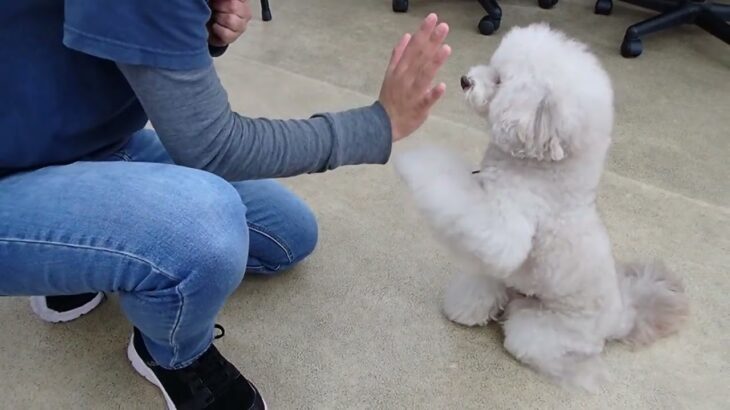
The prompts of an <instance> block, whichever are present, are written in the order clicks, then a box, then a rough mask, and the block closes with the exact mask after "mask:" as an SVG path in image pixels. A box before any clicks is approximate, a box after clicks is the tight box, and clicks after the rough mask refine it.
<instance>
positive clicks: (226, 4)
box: [210, 0, 251, 17]
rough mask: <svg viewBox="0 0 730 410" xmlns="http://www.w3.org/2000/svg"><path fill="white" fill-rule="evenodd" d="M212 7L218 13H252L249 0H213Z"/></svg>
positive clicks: (244, 14)
mask: <svg viewBox="0 0 730 410" xmlns="http://www.w3.org/2000/svg"><path fill="white" fill-rule="evenodd" d="M210 9H211V10H213V11H215V12H218V13H230V14H235V15H237V16H239V17H246V16H247V15H250V14H251V11H250V7H249V5H248V0H211V2H210Z"/></svg>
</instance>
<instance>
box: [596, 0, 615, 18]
mask: <svg viewBox="0 0 730 410" xmlns="http://www.w3.org/2000/svg"><path fill="white" fill-rule="evenodd" d="M611 10H613V1H612V0H597V1H596V6H595V7H594V8H593V12H594V13H596V14H602V15H604V16H608V15H609V14H611Z"/></svg>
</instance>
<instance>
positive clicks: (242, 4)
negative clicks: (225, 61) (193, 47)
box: [208, 0, 251, 47]
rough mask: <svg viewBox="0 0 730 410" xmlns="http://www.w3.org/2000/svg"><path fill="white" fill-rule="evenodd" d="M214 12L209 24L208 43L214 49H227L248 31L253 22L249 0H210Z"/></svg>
mask: <svg viewBox="0 0 730 410" xmlns="http://www.w3.org/2000/svg"><path fill="white" fill-rule="evenodd" d="M209 6H210V10H211V12H212V15H211V18H210V22H209V23H208V34H209V37H208V43H209V44H210V45H212V46H214V47H225V46H227V45H229V44H231V43H233V42H234V41H236V39H238V37H240V36H241V34H243V32H244V31H246V27H247V26H248V22H249V20H251V7H250V6H249V4H248V0H210V3H209Z"/></svg>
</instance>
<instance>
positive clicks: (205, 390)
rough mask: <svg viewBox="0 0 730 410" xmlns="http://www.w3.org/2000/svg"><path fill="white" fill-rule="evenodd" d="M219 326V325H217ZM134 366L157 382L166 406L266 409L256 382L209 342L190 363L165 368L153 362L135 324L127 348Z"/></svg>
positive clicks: (182, 409)
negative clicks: (245, 376) (183, 365)
mask: <svg viewBox="0 0 730 410" xmlns="http://www.w3.org/2000/svg"><path fill="white" fill-rule="evenodd" d="M221 330H222V328H221ZM127 357H128V358H129V360H130V361H131V362H132V366H133V367H134V370H136V371H137V373H139V374H140V375H142V377H144V378H145V379H147V380H148V381H149V382H151V383H152V384H154V385H155V386H157V387H158V388H159V389H160V390H161V391H162V395H163V396H164V397H165V402H167V408H168V410H203V409H205V410H234V409H235V410H266V408H267V407H266V403H265V402H264V399H263V397H261V395H260V394H259V391H258V389H256V386H254V385H253V383H251V382H250V381H248V380H246V378H244V377H243V376H242V375H241V373H239V372H238V369H236V368H235V367H234V366H233V365H232V364H231V363H230V362H229V361H228V360H226V359H225V358H224V357H223V356H222V355H221V354H220V353H219V352H218V349H216V348H215V346H213V345H211V346H210V347H209V348H208V350H207V351H206V352H205V353H203V355H202V356H200V358H198V359H197V360H196V361H195V362H193V363H192V364H191V365H190V366H188V367H185V368H183V369H178V370H167V369H164V368H162V367H160V365H158V364H157V363H155V361H154V359H152V356H150V354H149V352H148V351H147V348H146V347H145V345H144V341H143V340H142V335H141V334H140V332H139V330H137V329H136V328H135V329H134V332H133V333H132V340H130V342H129V347H128V348H127Z"/></svg>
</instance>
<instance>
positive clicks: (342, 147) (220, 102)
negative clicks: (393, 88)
mask: <svg viewBox="0 0 730 410" xmlns="http://www.w3.org/2000/svg"><path fill="white" fill-rule="evenodd" d="M118 67H119V69H120V70H121V71H122V73H123V74H124V76H125V77H126V79H127V81H128V82H129V84H130V85H131V86H132V88H133V89H134V92H135V94H136V95H137V97H138V98H139V100H140V101H141V103H142V106H143V107H144V110H145V112H146V113H147V116H148V117H149V119H150V122H151V123H152V125H153V126H154V128H155V130H156V131H157V133H158V135H159V137H160V139H161V141H162V143H163V144H164V146H165V148H166V149H167V150H168V152H169V153H170V155H171V156H172V158H173V160H174V161H175V162H176V163H177V164H179V165H183V166H188V167H192V168H198V169H203V170H206V171H209V172H212V173H215V174H217V175H220V176H222V177H223V178H226V179H228V180H232V181H234V180H246V179H256V178H271V177H287V176H293V175H298V174H304V173H314V172H324V171H327V170H331V169H334V168H337V167H339V166H342V165H357V164H384V163H386V162H387V161H388V158H389V156H390V151H391V145H392V136H391V129H390V120H389V118H388V115H387V114H386V112H385V110H384V109H383V107H382V106H381V105H380V104H379V103H377V102H376V103H374V104H372V105H370V106H368V107H363V108H357V109H353V110H349V111H344V112H339V113H328V114H318V115H315V116H313V117H311V118H309V119H302V120H270V119H263V118H257V119H253V118H246V117H244V116H241V115H238V114H236V113H234V112H233V111H231V108H230V105H229V103H228V96H227V94H226V92H225V90H224V89H223V86H222V85H221V83H220V80H219V79H218V75H217V74H216V72H215V68H214V67H213V66H212V65H211V66H209V67H207V68H204V69H199V70H186V71H175V70H164V69H159V68H150V67H146V66H135V65H126V64H118Z"/></svg>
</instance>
